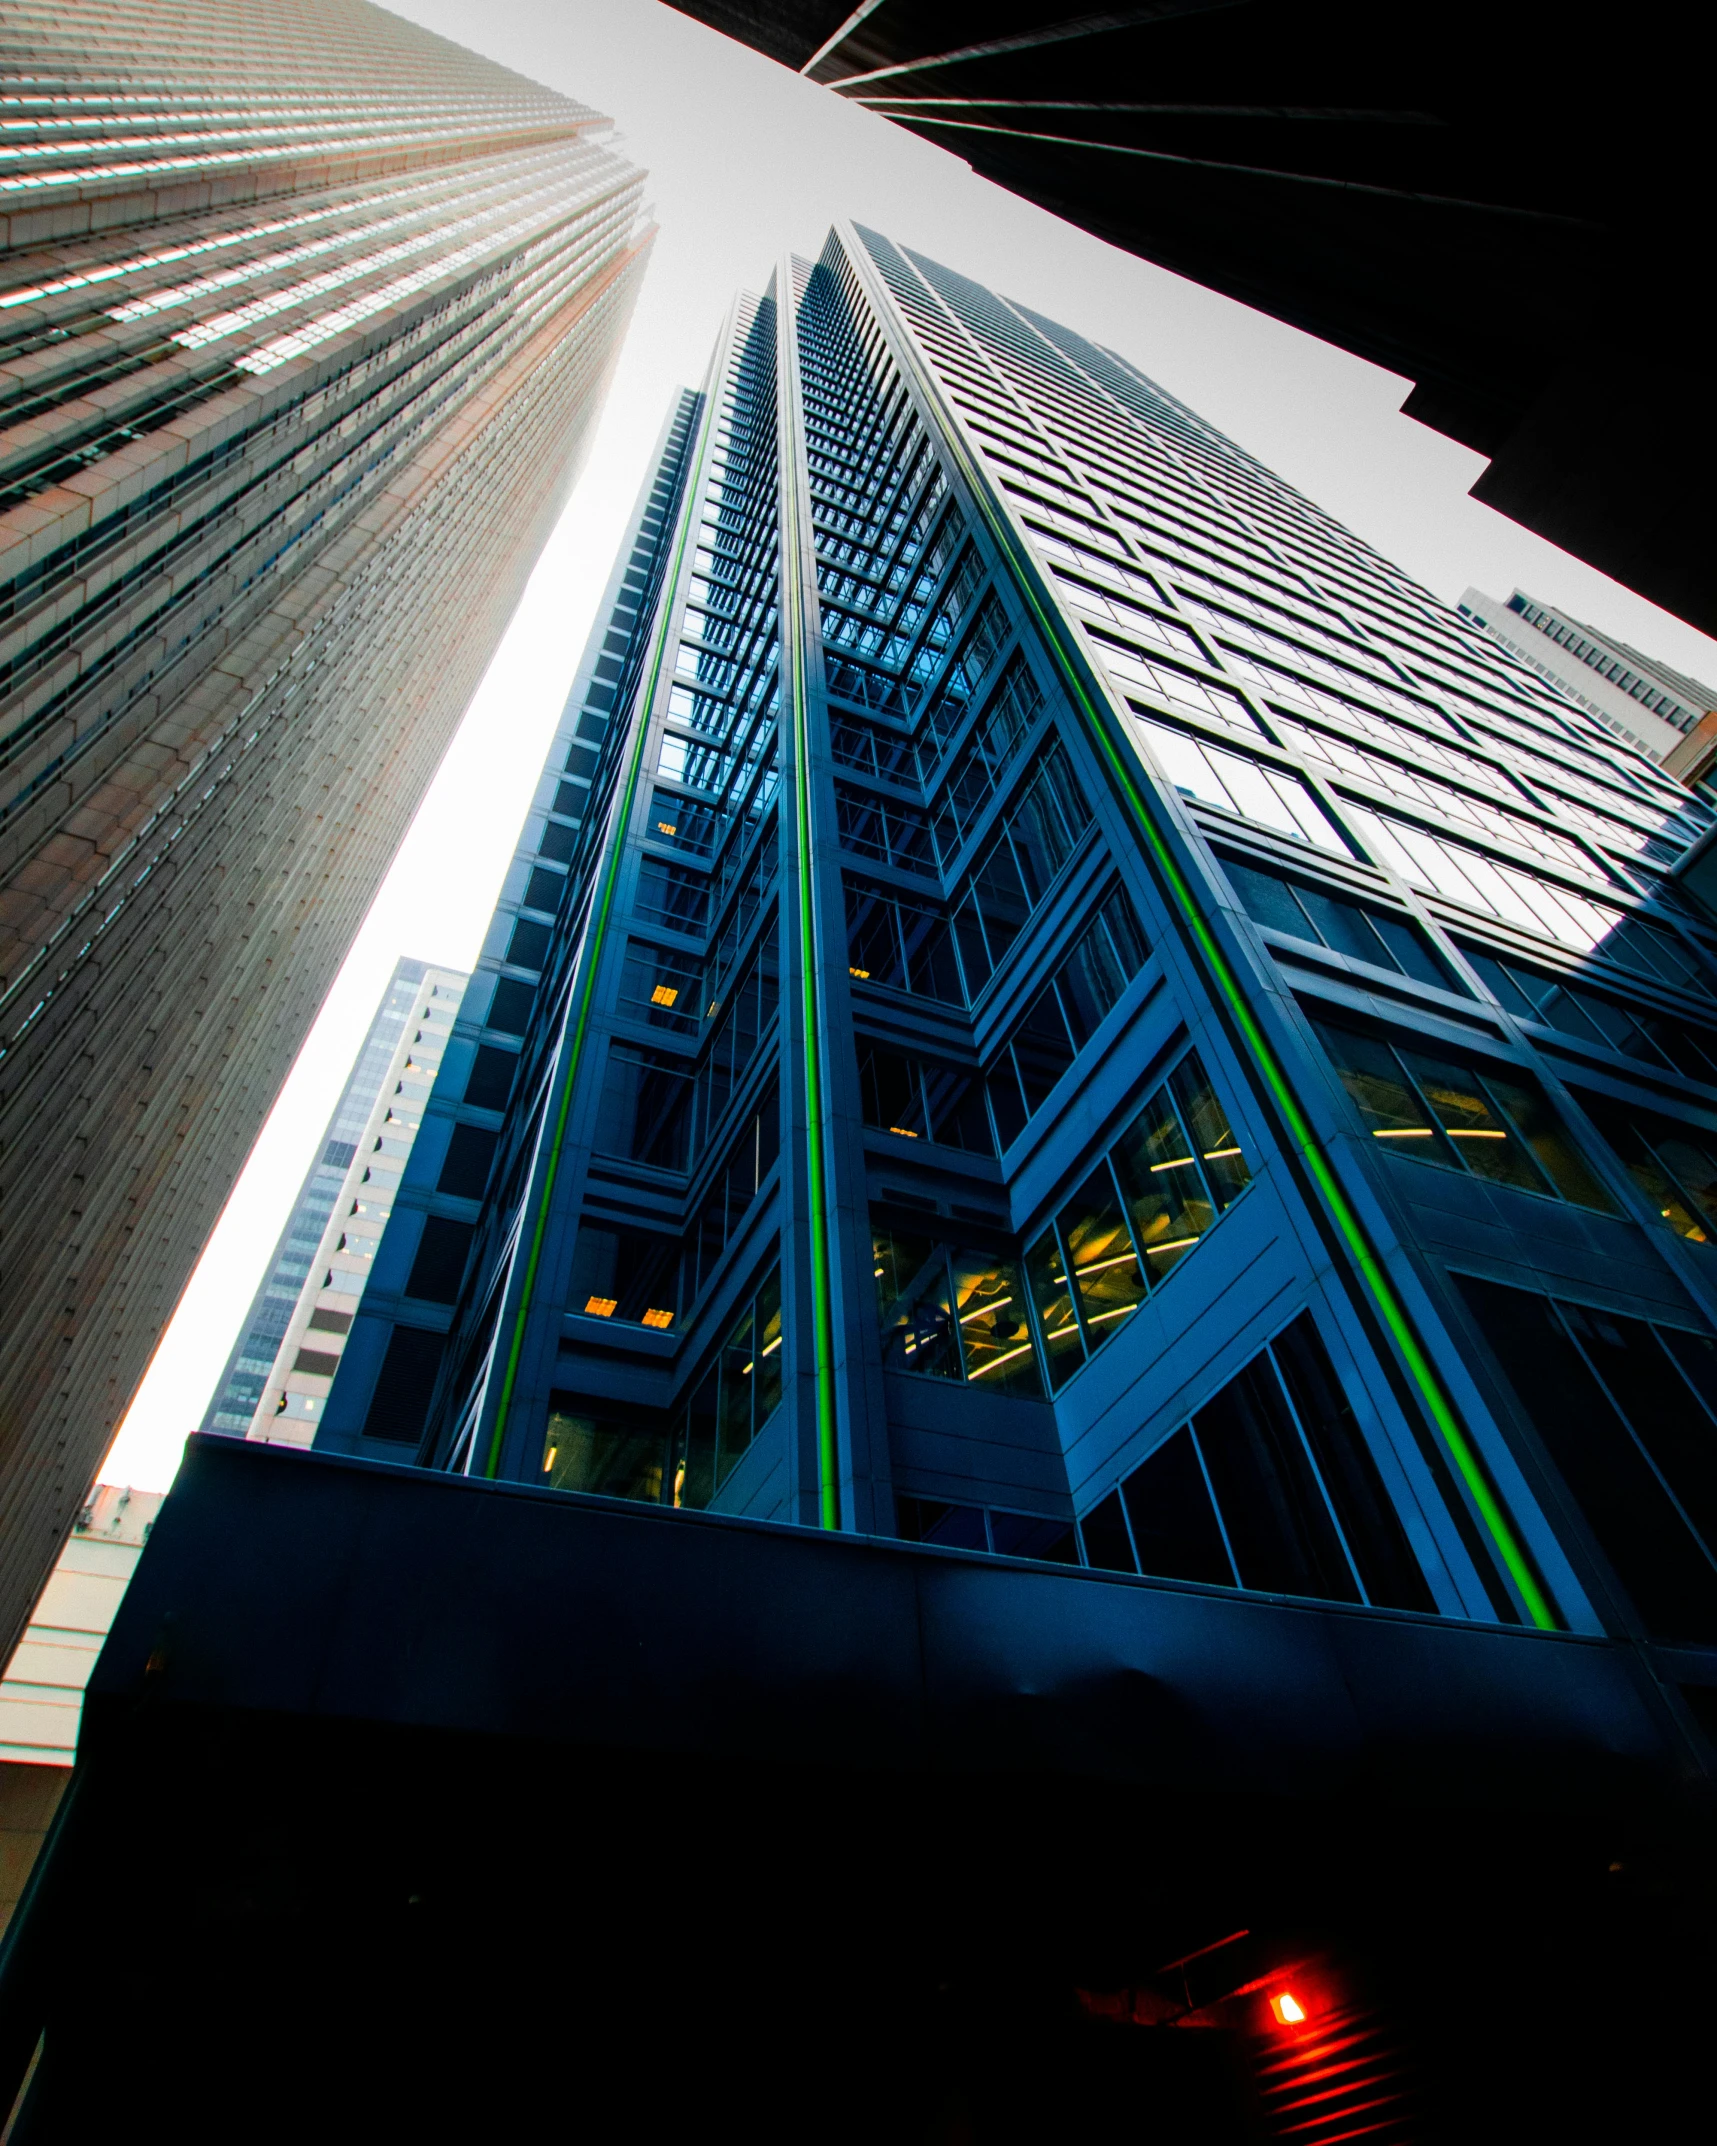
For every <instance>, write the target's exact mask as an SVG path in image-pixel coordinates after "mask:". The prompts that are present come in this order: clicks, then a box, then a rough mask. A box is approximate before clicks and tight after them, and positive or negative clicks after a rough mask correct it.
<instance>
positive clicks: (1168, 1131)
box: [1025, 1051, 1251, 1389]
mask: <svg viewBox="0 0 1717 2146" xmlns="http://www.w3.org/2000/svg"><path fill="white" fill-rule="evenodd" d="M1250 1182H1251V1172H1250V1170H1249V1169H1248V1168H1247V1166H1246V1158H1245V1155H1244V1154H1243V1153H1242V1152H1241V1148H1240V1143H1239V1141H1238V1140H1237V1139H1236V1138H1235V1135H1234V1131H1233V1128H1232V1127H1231V1126H1230V1124H1229V1122H1228V1117H1227V1113H1226V1112H1225V1111H1224V1110H1223V1108H1222V1105H1221V1104H1220V1103H1219V1102H1218V1101H1217V1099H1216V1091H1215V1090H1214V1089H1213V1088H1212V1087H1211V1085H1210V1082H1209V1081H1208V1080H1207V1079H1206V1077H1205V1072H1204V1068H1203V1066H1202V1065H1201V1064H1200V1062H1199V1058H1198V1054H1197V1053H1196V1052H1195V1051H1189V1052H1188V1053H1187V1055H1186V1057H1184V1058H1183V1059H1182V1060H1181V1062H1180V1064H1179V1065H1178V1066H1176V1068H1175V1070H1174V1072H1173V1073H1172V1074H1170V1076H1169V1078H1168V1079H1167V1080H1166V1081H1165V1082H1164V1083H1163V1084H1162V1086H1161V1087H1160V1088H1157V1089H1155V1090H1154V1091H1153V1092H1152V1094H1151V1096H1150V1097H1149V1099H1148V1100H1147V1101H1146V1104H1145V1107H1144V1109H1143V1110H1141V1111H1140V1113H1139V1115H1138V1116H1137V1117H1136V1118H1135V1119H1134V1120H1133V1122H1132V1123H1131V1124H1130V1125H1129V1126H1128V1127H1127V1129H1126V1130H1125V1132H1123V1133H1122V1135H1121V1137H1120V1139H1119V1140H1118V1141H1117V1142H1116V1144H1115V1146H1114V1147H1113V1148H1112V1149H1111V1150H1110V1151H1109V1153H1108V1154H1107V1155H1105V1156H1104V1157H1102V1159H1101V1160H1100V1161H1099V1162H1098V1163H1097V1165H1096V1167H1095V1168H1094V1169H1092V1170H1091V1171H1090V1172H1089V1173H1088V1175H1087V1176H1086V1178H1085V1180H1084V1182H1083V1183H1082V1184H1081V1185H1080V1186H1079V1188H1078V1190H1077V1191H1076V1192H1075V1193H1074V1194H1073V1195H1072V1197H1071V1198H1070V1199H1069V1200H1067V1201H1066V1202H1065V1203H1064V1204H1063V1205H1062V1206H1061V1207H1060V1209H1059V1210H1058V1211H1057V1213H1056V1214H1055V1216H1054V1217H1053V1219H1052V1220H1051V1222H1050V1224H1049V1226H1048V1227H1047V1228H1046V1229H1044V1230H1043V1231H1042V1232H1041V1234H1040V1235H1039V1236H1038V1237H1037V1238H1036V1239H1035V1240H1034V1241H1033V1243H1032V1244H1031V1245H1030V1246H1029V1248H1028V1249H1027V1251H1026V1255H1025V1264H1026V1275H1027V1279H1028V1280H1029V1282H1030V1285H1031V1296H1032V1304H1033V1308H1034V1310H1035V1311H1036V1314H1037V1326H1038V1332H1039V1333H1040V1334H1041V1336H1042V1337H1043V1346H1044V1354H1045V1356H1046V1357H1047V1359H1048V1363H1049V1383H1050V1386H1051V1388H1052V1389H1053V1388H1056V1387H1059V1386H1061V1385H1063V1384H1064V1383H1065V1382H1066V1381H1067V1380H1068V1379H1069V1378H1071V1377H1072V1375H1073V1373H1074V1372H1075V1371H1077V1370H1078V1369H1079V1368H1080V1366H1081V1365H1082V1364H1083V1363H1084V1361H1085V1359H1086V1357H1087V1356H1089V1355H1093V1354H1095V1352H1096V1351H1097V1350H1098V1349H1100V1348H1101V1347H1102V1346H1103V1344H1104V1342H1106V1341H1107V1340H1108V1339H1109V1337H1110V1335H1111V1334H1113V1333H1114V1332H1116V1331H1117V1329H1118V1328H1119V1327H1120V1326H1122V1325H1123V1324H1124V1323H1125V1321H1126V1320H1127V1318H1128V1317H1129V1315H1130V1314H1131V1313H1132V1312H1134V1311H1136V1310H1137V1308H1138V1307H1139V1305H1140V1304H1142V1303H1143V1302H1144V1300H1145V1298H1146V1296H1147V1295H1148V1294H1149V1292H1150V1291H1151V1290H1152V1289H1153V1288H1155V1287H1157V1286H1158V1285H1159V1284H1160V1283H1161V1282H1162V1281H1163V1279H1164V1278H1165V1277H1166V1276H1167V1275H1168V1274H1170V1273H1171V1272H1172V1271H1173V1270H1174V1268H1175V1267H1176V1266H1178V1265H1179V1263H1180V1261H1181V1260H1182V1259H1183V1258H1184V1257H1185V1256H1186V1254H1187V1253H1188V1252H1190V1251H1191V1250H1192V1248H1193V1246H1194V1245H1195V1244H1197V1242H1198V1240H1199V1239H1200V1238H1201V1237H1202V1236H1203V1235H1204V1234H1205V1233H1206V1231H1207V1230H1209V1229H1211V1228H1212V1227H1213V1226H1214V1224H1215V1222H1216V1219H1217V1217H1218V1215H1219V1214H1221V1213H1222V1211H1223V1210H1224V1209H1225V1208H1226V1207H1228V1206H1229V1205H1230V1204H1231V1203H1232V1202H1233V1201H1234V1200H1235V1199H1236V1198H1237V1197H1238V1195H1239V1194H1240V1193H1241V1192H1243V1191H1244V1190H1245V1189H1246V1186H1247V1185H1248V1184H1249V1183H1250Z"/></svg>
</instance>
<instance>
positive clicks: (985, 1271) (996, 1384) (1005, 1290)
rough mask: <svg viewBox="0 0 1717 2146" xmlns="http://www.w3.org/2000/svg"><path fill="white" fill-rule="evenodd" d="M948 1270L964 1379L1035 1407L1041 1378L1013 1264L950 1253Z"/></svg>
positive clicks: (1022, 1291) (978, 1255)
mask: <svg viewBox="0 0 1717 2146" xmlns="http://www.w3.org/2000/svg"><path fill="white" fill-rule="evenodd" d="M953 1264H954V1309H955V1318H956V1324H957V1326H958V1328H959V1334H960V1351H961V1355H962V1358H963V1360H964V1363H965V1367H966V1376H967V1378H968V1379H970V1380H971V1381H972V1382H973V1383H974V1384H977V1383H979V1382H981V1383H982V1384H983V1386H984V1387H985V1388H986V1390H987V1391H989V1392H991V1393H1007V1394H1017V1395H1020V1396H1022V1397H1023V1398H1025V1399H1028V1400H1033V1401H1041V1400H1042V1399H1043V1377H1042V1374H1041V1372H1040V1371H1039V1370H1038V1364H1037V1351H1036V1349H1035V1348H1034V1347H1033V1345H1032V1338H1031V1321H1030V1319H1029V1318H1028V1317H1027V1316H1026V1303H1025V1283H1024V1279H1023V1277H1022V1276H1021V1273H1020V1270H1019V1266H1018V1263H1017V1262H1016V1261H1014V1260H1011V1259H994V1258H990V1257H988V1256H987V1255H986V1254H983V1253H979V1252H956V1253H955V1255H954V1263H953Z"/></svg>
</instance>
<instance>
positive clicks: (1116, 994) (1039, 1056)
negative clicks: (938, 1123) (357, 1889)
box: [985, 887, 1147, 1149]
mask: <svg viewBox="0 0 1717 2146" xmlns="http://www.w3.org/2000/svg"><path fill="white" fill-rule="evenodd" d="M1146 951H1147V949H1146V946H1145V940H1144V934H1143V933H1142V932H1141V931H1140V929H1139V924H1138V919H1137V918H1136V917H1135V916H1134V914H1133V905H1132V903H1131V902H1130V901H1128V899H1127V897H1126V894H1125V893H1124V892H1123V890H1122V889H1121V888H1119V887H1117V888H1116V889H1115V890H1114V892H1113V893H1112V894H1111V895H1110V896H1109V898H1108V899H1107V901H1105V902H1104V904H1103V906H1102V908H1101V909H1099V910H1098V912H1097V914H1096V916H1095V917H1094V918H1093V919H1092V921H1091V923H1090V925H1089V926H1088V927H1087V928H1086V930H1085V932H1084V933H1083V935H1082V936H1081V937H1080V939H1079V941H1078V942H1077V944H1076V945H1075V946H1074V948H1073V951H1072V952H1071V953H1070V954H1069V955H1068V956H1067V958H1066V960H1065V961H1063V962H1062V964H1061V966H1060V968H1058V969H1057V970H1056V972H1055V974H1054V975H1053V976H1052V977H1051V978H1050V980H1049V982H1048V983H1047V984H1045V985H1044V987H1043V989H1042V990H1041V991H1040V992H1039V993H1038V995H1037V997H1036V998H1035V999H1034V1000H1033V1002H1032V1004H1031V1006H1030V1008H1029V1010H1028V1011H1027V1013H1026V1014H1025V1017H1024V1019H1023V1020H1021V1022H1020V1023H1019V1025H1018V1027H1017V1028H1015V1030H1014V1032H1013V1034H1012V1035H1011V1036H1009V1038H1008V1040H1007V1041H1006V1043H1004V1044H1003V1045H1002V1048H1001V1051H1000V1052H999V1054H998V1055H997V1057H996V1059H995V1060H994V1062H993V1063H992V1065H991V1066H990V1069H989V1072H988V1074H987V1075H986V1077H985V1085H986V1087H987V1088H988V1091H989V1097H990V1109H991V1112H992V1114H993V1115H994V1118H995V1125H996V1136H997V1141H998V1144H999V1145H1000V1146H1001V1147H1002V1148H1003V1149H1006V1148H1007V1147H1008V1146H1010V1145H1011V1144H1012V1142H1013V1141H1015V1140H1017V1139H1018V1137H1019V1135H1020V1134H1021V1133H1022V1132H1023V1131H1024V1130H1025V1127H1026V1122H1027V1120H1028V1119H1030V1118H1031V1117H1032V1116H1033V1114H1034V1113H1035V1112H1036V1111H1037V1110H1038V1109H1039V1108H1040V1107H1041V1106H1042V1104H1043V1103H1044V1102H1045V1101H1046V1100H1047V1099H1048V1097H1049V1093H1050V1091H1051V1089H1053V1088H1054V1086H1055V1084H1056V1082H1057V1081H1058V1080H1059V1079H1060V1078H1061V1076H1062V1075H1063V1074H1064V1073H1065V1072H1066V1071H1067V1069H1068V1067H1069V1066H1071V1065H1072V1063H1073V1061H1074V1059H1075V1058H1076V1057H1077V1056H1078V1054H1079V1053H1080V1051H1082V1050H1083V1049H1084V1048H1085V1046H1086V1044H1087V1043H1089V1042H1090V1040H1091V1038H1092V1036H1093V1035H1094V1034H1095V1033H1096V1031H1097V1028H1098V1025H1099V1023H1100V1022H1101V1021H1102V1020H1103V1018H1104V1016H1105V1015H1106V1014H1107V1013H1108V1012H1109V1010H1110V1009H1111V1008H1112V1007H1113V1006H1114V1005H1115V1004H1116V1003H1117V1001H1118V1000H1119V999H1120V996H1121V994H1122V992H1123V991H1125V990H1126V988H1127V985H1128V984H1129V983H1130V982H1131V981H1132V979H1133V978H1134V977H1135V976H1136V975H1137V974H1138V972H1139V970H1140V969H1141V968H1143V966H1144V963H1145V955H1146Z"/></svg>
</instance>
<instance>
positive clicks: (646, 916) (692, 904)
mask: <svg viewBox="0 0 1717 2146" xmlns="http://www.w3.org/2000/svg"><path fill="white" fill-rule="evenodd" d="M635 908H636V913H637V915H638V917H639V919H640V921H644V920H648V921H649V922H650V923H653V924H665V925H666V926H667V927H668V928H669V929H670V930H671V931H683V932H690V933H693V934H695V935H699V936H701V935H702V933H703V931H704V928H705V926H706V924H707V921H708V915H709V879H708V877H707V876H706V875H705V874H704V873H702V872H694V871H692V870H691V869H690V867H689V866H687V865H683V864H673V863H670V862H669V861H668V859H666V858H665V857H645V858H644V859H643V860H642V862H641V863H640V865H639V867H638V895H637V901H636V904H635Z"/></svg>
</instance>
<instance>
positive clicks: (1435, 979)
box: [1222, 857, 1458, 991]
mask: <svg viewBox="0 0 1717 2146" xmlns="http://www.w3.org/2000/svg"><path fill="white" fill-rule="evenodd" d="M1222 868H1223V870H1224V871H1225V872H1226V873H1227V874H1228V877H1229V879H1230V880H1231V881H1232V882H1233V885H1234V891H1235V893H1236V894H1238V895H1239V897H1240V899H1241V902H1242V903H1243V904H1244V905H1245V909H1246V914H1247V915H1248V916H1249V917H1250V918H1251V919H1252V921H1253V923H1255V924H1262V925H1264V926H1265V927H1266V929H1267V930H1270V931H1279V932H1283V933H1285V934H1286V935H1287V936H1288V937H1289V938H1293V939H1309V940H1310V941H1311V942H1312V944H1313V945H1314V946H1327V947H1329V948H1330V949H1331V951H1332V952H1334V953H1337V954H1346V955H1347V956H1348V957H1349V959H1351V960H1353V961H1364V962H1369V963H1370V964H1371V965H1372V967H1374V968H1379V969H1392V970H1393V971H1394V972H1395V973H1396V974H1397V975H1400V976H1411V977H1412V978H1413V979H1414V981H1415V982H1416V983H1421V984H1435V985H1436V986H1437V987H1438V989H1439V990H1443V991H1452V990H1455V989H1457V988H1458V987H1457V986H1456V985H1455V984H1454V983H1453V982H1452V981H1451V979H1450V978H1449V977H1447V976H1446V975H1445V974H1444V973H1443V969H1442V965H1441V964H1440V963H1439V962H1438V961H1437V960H1436V958H1435V957H1434V955H1433V954H1432V953H1431V950H1430V948H1429V947H1428V946H1427V945H1426V944H1425V942H1424V940H1423V939H1422V938H1421V937H1420V936H1419V934H1418V932H1417V931H1416V930H1415V929H1414V928H1413V926H1412V925H1411V924H1407V923H1404V922H1403V921H1402V920H1401V919H1400V918H1399V917H1392V916H1388V915H1385V914H1384V913H1383V912H1382V911H1381V910H1376V909H1368V908H1365V907H1363V906H1362V905H1361V904H1360V903H1358V902H1353V901H1348V900H1346V899H1344V898H1343V897H1342V896H1341V895H1339V894H1330V893H1327V892H1326V891H1324V890H1323V889H1322V888H1319V887H1310V886H1307V885H1305V884H1304V883H1303V882H1301V881H1298V880H1290V879H1283V878H1281V877H1280V876H1279V875H1278V874H1276V873H1275V872H1265V871H1261V870H1259V868H1258V867H1257V866H1256V865H1251V864H1240V863H1237V862H1235V861H1234V860H1232V859H1230V858H1227V857H1225V858H1224V859H1223V860H1222Z"/></svg>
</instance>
